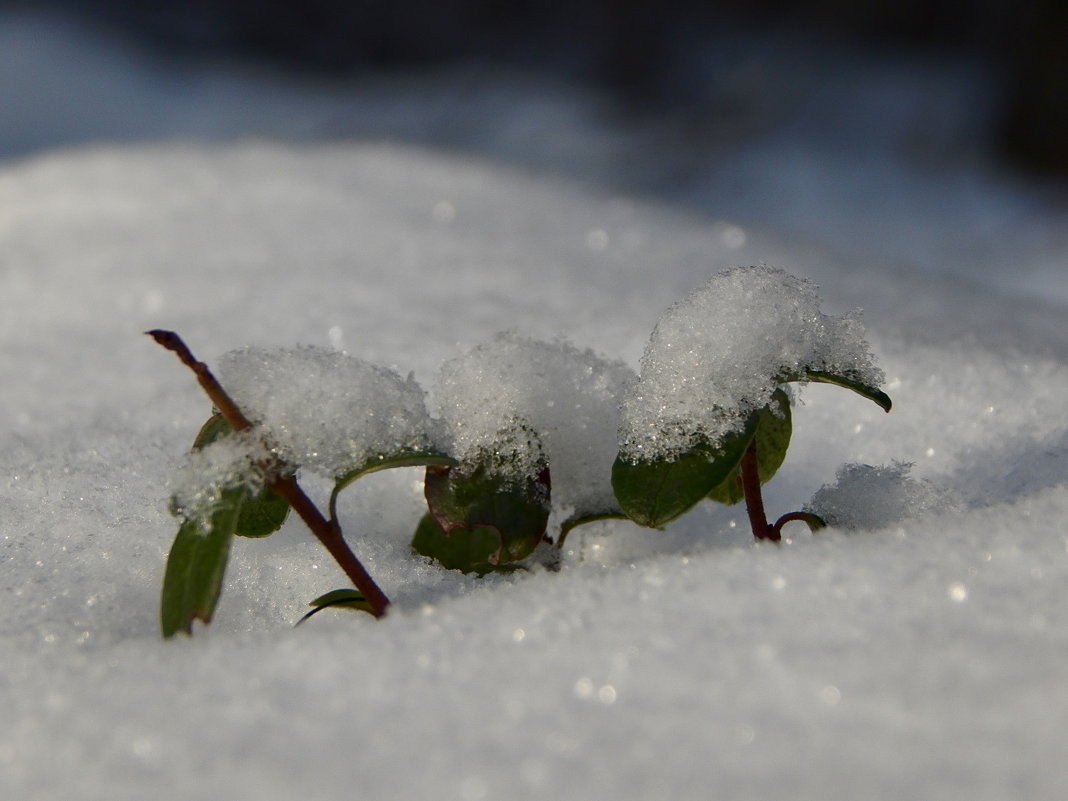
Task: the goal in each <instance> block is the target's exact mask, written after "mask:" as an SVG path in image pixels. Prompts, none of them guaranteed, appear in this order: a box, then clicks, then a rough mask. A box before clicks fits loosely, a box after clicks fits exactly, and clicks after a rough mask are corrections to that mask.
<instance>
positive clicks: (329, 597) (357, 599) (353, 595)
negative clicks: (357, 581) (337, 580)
mask: <svg viewBox="0 0 1068 801" xmlns="http://www.w3.org/2000/svg"><path fill="white" fill-rule="evenodd" d="M308 606H314V607H315V608H314V609H312V610H311V611H310V612H308V614H306V615H305V616H304V617H302V618H301V619H300V620H298V621H297V625H298V626H299V625H300V624H301V623H303V622H304V621H305V620H307V619H308V618H310V617H311V616H312V615H315V614H318V613H319V612H322V611H323V610H324V609H329V608H330V607H332V606H339V607H342V608H344V609H355V610H357V611H359V612H367V613H368V614H374V612H373V610H372V609H371V604H369V603H368V602H367V599H366V598H364V597H363V593H361V592H360V591H359V590H353V589H342V590H331V591H330V592H328V593H325V594H323V595H320V596H319V597H318V598H316V599H315V600H314V601H311V602H310V603H309V604H308Z"/></svg>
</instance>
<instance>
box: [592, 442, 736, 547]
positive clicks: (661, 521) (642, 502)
mask: <svg viewBox="0 0 1068 801" xmlns="http://www.w3.org/2000/svg"><path fill="white" fill-rule="evenodd" d="M753 435H754V431H753V426H752V425H747V426H746V428H745V429H743V430H742V431H740V432H738V433H736V434H732V435H730V436H728V437H725V438H724V440H723V442H722V443H721V444H720V445H719V446H718V447H713V446H711V445H709V444H708V443H699V444H698V445H696V446H694V447H693V448H692V449H690V450H689V451H687V452H686V453H684V454H682V455H681V456H679V457H677V458H675V459H655V460H651V461H638V462H631V461H629V460H627V459H624V458H622V457H621V456H617V457H616V461H615V464H614V465H612V489H613V490H614V491H615V493H616V500H618V501H619V506H620V508H621V509H622V510H623V512H624V513H625V514H626V515H627V517H629V518H630V519H631V520H633V521H634V522H635V523H637V524H638V525H640V526H647V527H649V528H660V527H662V526H664V525H666V524H667V523H670V522H671V521H672V520H674V519H675V518H676V517H679V516H680V515H682V514H684V513H685V512H688V511H689V510H690V509H692V508H693V507H694V506H695V505H696V504H697V503H698V502H699V501H700V500H701V499H703V498H705V497H706V496H707V495H708V494H709V493H710V492H712V490H713V489H715V488H716V487H718V486H719V485H720V484H722V483H723V482H724V481H725V480H726V479H727V476H729V475H730V474H731V472H732V471H733V470H734V469H735V468H736V467H737V466H738V463H739V462H741V460H742V456H743V455H744V454H745V449H746V448H747V447H748V446H749V441H750V440H751V439H752V438H753Z"/></svg>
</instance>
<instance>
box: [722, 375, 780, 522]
mask: <svg viewBox="0 0 1068 801" xmlns="http://www.w3.org/2000/svg"><path fill="white" fill-rule="evenodd" d="M749 425H750V426H752V427H753V429H754V430H755V431H756V452H757V475H759V476H760V483H761V484H766V483H767V482H768V481H770V480H771V477H772V476H774V475H775V473H776V472H777V471H778V469H779V468H780V467H781V466H782V463H783V460H785V459H786V450H787V448H789V447H790V435H791V433H792V432H793V424H792V423H791V419H790V396H789V395H787V394H786V393H785V392H783V390H781V389H777V390H775V394H773V395H772V396H771V403H770V404H768V405H767V406H764V407H763V408H761V409H758V410H757V411H755V412H754V413H753V416H752V417H751V418H750V420H749ZM741 475H742V470H741V465H736V466H735V467H734V469H733V470H731V472H730V474H729V475H728V476H727V478H726V479H724V481H723V483H721V484H720V485H719V486H717V487H716V488H715V489H713V490H712V491H711V492H710V493H708V497H709V498H711V499H712V500H713V501H716V502H718V503H723V504H726V505H728V506H733V505H734V504H736V503H738V502H739V501H740V500H742V499H743V498H744V497H745V494H744V493H743V492H742V484H741Z"/></svg>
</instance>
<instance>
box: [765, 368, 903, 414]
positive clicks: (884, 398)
mask: <svg viewBox="0 0 1068 801" xmlns="http://www.w3.org/2000/svg"><path fill="white" fill-rule="evenodd" d="M784 381H813V382H815V383H817V384H834V385H835V386H837V387H845V388H846V389H851V390H853V392H856V393H857V394H858V395H861V396H862V397H865V398H867V399H868V400H870V401H874V402H875V403H877V404H878V405H879V406H880V407H882V410H883V411H884V412H888V411H890V408H891V407H892V406H893V402H892V401H891V400H890V396H889V395H887V394H886V393H885V392H883V391H882V390H881V389H879V388H878V387H873V386H871V385H870V384H865V383H864V382H863V381H860V380H858V379H856V378H854V377H853V376H849V375H841V374H835V373H828V372H824V371H821V370H805V371H804V372H802V373H801V374H799V375H793V376H789V377H787V378H785V379H784Z"/></svg>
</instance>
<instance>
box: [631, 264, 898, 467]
mask: <svg viewBox="0 0 1068 801" xmlns="http://www.w3.org/2000/svg"><path fill="white" fill-rule="evenodd" d="M809 372H825V373H830V374H833V375H838V376H848V377H849V378H850V379H851V380H853V381H857V382H859V383H860V384H862V385H864V386H867V387H872V388H876V389H877V388H878V387H879V386H880V385H881V384H882V382H883V374H882V371H881V370H879V369H878V368H876V367H875V366H874V364H873V363H872V355H871V352H870V350H869V347H868V343H867V342H866V341H865V340H864V329H863V326H862V325H861V322H860V319H859V315H857V314H849V315H845V316H842V317H830V316H828V315H826V314H823V313H822V312H821V311H820V303H819V296H818V295H817V294H816V288H815V287H814V286H812V284H811V283H810V282H806V281H803V280H800V279H798V278H795V277H794V276H791V275H789V274H788V273H787V272H786V271H784V270H782V269H777V268H772V267H768V266H766V265H760V266H752V267H735V268H733V269H731V270H727V271H725V272H722V273H720V274H719V275H716V276H714V277H713V278H711V279H709V281H708V283H706V284H705V285H704V286H702V287H700V288H698V289H696V290H694V291H693V292H691V293H690V294H689V295H687V296H686V298H685V299H683V300H681V301H679V302H678V303H676V304H674V305H673V306H672V307H671V308H670V309H668V310H667V312H665V313H664V315H663V316H662V317H661V318H660V320H659V321H657V324H656V328H655V329H653V333H652V336H651V337H650V339H649V344H648V346H646V349H645V353H644V354H643V355H642V360H641V376H640V379H639V381H638V383H637V384H635V385H634V386H633V387H632V388H631V390H630V391H629V392H628V393H627V395H626V397H625V398H624V400H623V409H622V421H621V433H620V437H621V453H622V454H623V456H624V457H625V458H629V459H633V460H639V459H644V460H652V459H665V458H666V459H671V458H674V457H676V456H678V455H679V454H681V453H684V452H685V451H687V450H689V449H690V448H691V447H693V445H694V444H696V442H697V441H699V440H701V439H704V440H705V441H707V442H710V443H713V444H718V443H720V442H721V441H722V439H723V437H725V436H727V435H728V434H730V433H732V432H735V431H739V430H741V429H742V428H744V426H745V422H746V420H747V419H748V417H749V416H750V415H751V414H752V413H753V412H755V411H756V410H758V409H760V408H763V407H764V406H767V405H768V404H769V403H770V402H771V396H772V393H774V392H775V390H776V389H777V388H778V387H779V385H780V384H781V383H782V382H783V380H784V379H786V378H788V377H801V376H804V375H806V374H807V373H809Z"/></svg>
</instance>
